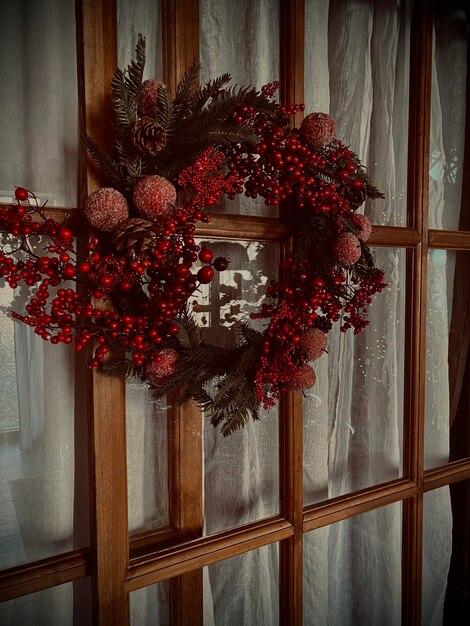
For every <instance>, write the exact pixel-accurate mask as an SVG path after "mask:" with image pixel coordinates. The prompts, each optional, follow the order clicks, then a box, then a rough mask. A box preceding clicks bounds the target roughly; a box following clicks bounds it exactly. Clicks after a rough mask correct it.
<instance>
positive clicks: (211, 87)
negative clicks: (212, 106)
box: [188, 73, 232, 114]
mask: <svg viewBox="0 0 470 626" xmlns="http://www.w3.org/2000/svg"><path fill="white" fill-rule="evenodd" d="M231 78H232V77H231V76H230V74H227V73H226V74H222V76H218V77H217V78H214V79H213V80H210V81H208V82H207V83H206V84H205V85H204V86H202V87H200V88H199V89H198V90H197V91H196V93H195V94H194V95H193V96H192V97H191V98H190V100H189V102H188V107H189V109H190V111H191V112H192V113H193V114H195V113H198V112H200V111H202V109H203V108H204V106H205V105H206V104H207V102H208V101H209V99H210V98H214V97H215V96H216V95H217V94H219V92H220V90H221V89H222V87H223V86H224V85H226V84H227V83H229V82H230V80H231Z"/></svg>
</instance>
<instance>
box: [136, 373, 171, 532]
mask: <svg viewBox="0 0 470 626" xmlns="http://www.w3.org/2000/svg"><path fill="white" fill-rule="evenodd" d="M167 435H168V429H167V407H166V402H165V399H162V400H155V399H154V398H152V396H151V393H150V391H149V388H148V386H147V385H146V384H144V383H141V382H138V381H137V380H134V379H127V381H126V436H127V492H128V511H129V531H130V533H131V535H132V534H135V533H136V532H141V531H144V530H150V529H155V528H161V527H162V526H166V525H168V442H167Z"/></svg>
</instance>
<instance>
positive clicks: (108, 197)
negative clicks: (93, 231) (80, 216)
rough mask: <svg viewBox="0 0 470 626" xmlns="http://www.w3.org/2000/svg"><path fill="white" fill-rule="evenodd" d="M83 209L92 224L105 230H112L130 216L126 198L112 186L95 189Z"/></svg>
mask: <svg viewBox="0 0 470 626" xmlns="http://www.w3.org/2000/svg"><path fill="white" fill-rule="evenodd" d="M83 210H84V212H85V215H86V218H87V220H88V221H89V222H90V224H91V225H92V226H94V227H95V228H97V229H98V230H103V231H105V232H112V231H113V230H114V229H115V228H116V226H118V225H119V224H120V223H121V222H123V221H124V220H126V219H127V218H128V217H129V207H128V205H127V201H126V199H125V198H124V196H123V195H122V193H120V192H119V191H117V190H116V189H113V188H112V187H102V188H101V189H98V190H97V191H94V192H93V193H92V194H91V195H89V196H88V198H87V199H86V201H85V206H84V208H83Z"/></svg>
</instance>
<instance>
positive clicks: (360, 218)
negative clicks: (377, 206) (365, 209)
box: [351, 213, 372, 241]
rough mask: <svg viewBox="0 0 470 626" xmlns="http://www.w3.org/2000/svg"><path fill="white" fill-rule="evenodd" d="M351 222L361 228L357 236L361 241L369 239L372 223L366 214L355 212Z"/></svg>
mask: <svg viewBox="0 0 470 626" xmlns="http://www.w3.org/2000/svg"><path fill="white" fill-rule="evenodd" d="M351 222H352V223H353V224H355V225H356V226H358V227H359V228H360V229H361V230H360V231H359V232H358V233H357V234H356V237H357V238H358V239H360V240H361V241H367V240H368V239H369V237H370V236H371V234H372V224H371V223H370V221H369V219H368V218H367V217H366V216H365V215H361V214H360V213H355V214H354V215H352V216H351Z"/></svg>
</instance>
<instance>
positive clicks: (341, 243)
mask: <svg viewBox="0 0 470 626" xmlns="http://www.w3.org/2000/svg"><path fill="white" fill-rule="evenodd" d="M333 257H334V260H335V262H336V263H338V264H339V265H354V263H356V262H357V261H359V259H360V257H361V244H360V243H359V239H358V238H357V237H356V235H353V234H352V233H342V234H341V235H339V237H338V238H337V239H336V241H335V242H334V243H333Z"/></svg>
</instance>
